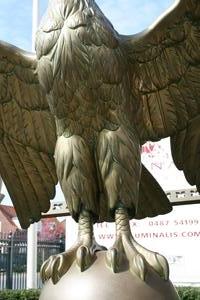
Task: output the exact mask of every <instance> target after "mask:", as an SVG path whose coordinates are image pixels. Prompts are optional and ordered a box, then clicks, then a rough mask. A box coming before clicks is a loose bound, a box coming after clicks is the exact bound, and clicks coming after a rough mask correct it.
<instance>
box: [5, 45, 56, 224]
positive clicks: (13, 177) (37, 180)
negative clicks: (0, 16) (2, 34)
mask: <svg viewBox="0 0 200 300" xmlns="http://www.w3.org/2000/svg"><path fill="white" fill-rule="evenodd" d="M36 62H37V61H36V58H35V56H34V55H32V54H29V53H26V52H23V51H22V50H20V49H18V48H15V47H13V46H11V45H9V44H6V43H3V42H0V175H1V176H2V179H3V181H4V182H5V185H6V187H7V189H8V192H9V194H10V196H11V199H12V201H13V204H14V206H15V209H16V212H17V215H18V218H19V221H20V223H21V226H22V227H23V228H26V227H28V226H29V225H30V224H31V223H33V222H36V221H38V220H39V219H40V218H41V213H42V212H46V211H47V210H48V209H49V206H50V199H52V198H53V197H54V195H55V185H56V183H57V176H56V172H55V166H54V159H53V155H54V147H55V142H56V134H55V133H56V130H55V124H54V119H53V118H52V116H51V114H50V112H49V108H48V104H47V101H46V97H45V94H44V92H43V91H42V89H41V87H40V85H39V82H38V78H37V72H36V66H37V63H36Z"/></svg>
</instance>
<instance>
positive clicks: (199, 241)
mask: <svg viewBox="0 0 200 300" xmlns="http://www.w3.org/2000/svg"><path fill="white" fill-rule="evenodd" d="M94 227H95V238H96V240H97V242H98V243H99V244H101V245H104V246H106V247H107V248H110V247H111V246H112V245H113V243H114V241H115V224H114V223H102V224H96V225H95V226H94ZM131 231H132V234H133V236H134V238H135V239H136V240H137V242H139V243H141V245H143V246H145V247H147V248H148V249H150V250H153V251H156V252H159V253H160V254H163V255H164V256H166V258H167V259H168V261H169V264H170V279H171V280H172V282H174V283H176V284H196V285H200V260H199V253H200V204H196V205H191V206H178V207H175V208H174V210H173V211H172V212H171V213H169V214H167V215H163V216H159V217H156V218H146V219H144V220H137V221H136V220H132V221H131ZM76 238H77V224H76V223H75V222H74V221H73V219H72V218H71V217H67V220H66V248H67V249H68V248H69V247H70V246H72V244H73V243H75V241H76Z"/></svg>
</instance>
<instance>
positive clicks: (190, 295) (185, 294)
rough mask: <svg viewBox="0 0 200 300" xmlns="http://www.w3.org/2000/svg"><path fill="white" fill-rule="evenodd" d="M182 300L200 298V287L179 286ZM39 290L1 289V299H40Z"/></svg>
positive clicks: (197, 299) (199, 299)
mask: <svg viewBox="0 0 200 300" xmlns="http://www.w3.org/2000/svg"><path fill="white" fill-rule="evenodd" d="M177 290H178V293H179V296H180V299H181V300H200V288H193V287H178V288H177ZM39 295H40V291H39V290H22V291H21V290H15V291H12V290H5V291H0V300H39Z"/></svg>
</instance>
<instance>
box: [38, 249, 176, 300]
mask: <svg viewBox="0 0 200 300" xmlns="http://www.w3.org/2000/svg"><path fill="white" fill-rule="evenodd" d="M178 299H179V297H178V295H177V292H176V290H175V289H174V287H173V285H172V283H171V282H170V281H164V280H162V279H161V278H160V277H159V276H158V275H157V274H156V273H155V272H154V271H153V270H151V269H150V270H149V271H148V273H147V276H146V281H145V282H143V281H142V280H140V279H139V278H137V277H135V276H133V275H132V274H131V273H130V271H129V270H128V266H126V265H125V266H124V270H123V271H122V272H120V273H117V274H114V273H112V272H111V270H110V269H109V268H108V267H107V266H106V263H105V252H99V253H97V259H96V261H95V262H94V264H93V265H92V266H91V267H90V268H88V270H86V271H85V272H83V273H81V272H80V271H79V269H78V267H77V266H76V264H75V263H74V264H73V265H72V266H71V268H70V270H69V271H68V272H67V273H66V274H65V275H64V276H63V277H62V278H61V279H60V281H59V282H58V283H57V284H56V285H53V284H52V282H51V280H50V281H48V282H47V283H46V284H45V286H44V288H43V290H42V293H41V296H40V300H178Z"/></svg>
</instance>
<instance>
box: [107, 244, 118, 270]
mask: <svg viewBox="0 0 200 300" xmlns="http://www.w3.org/2000/svg"><path fill="white" fill-rule="evenodd" d="M106 264H107V266H108V267H109V268H111V270H112V271H113V273H117V272H118V270H119V266H120V258H119V251H118V249H116V248H111V249H109V250H108V252H107V253H106Z"/></svg>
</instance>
